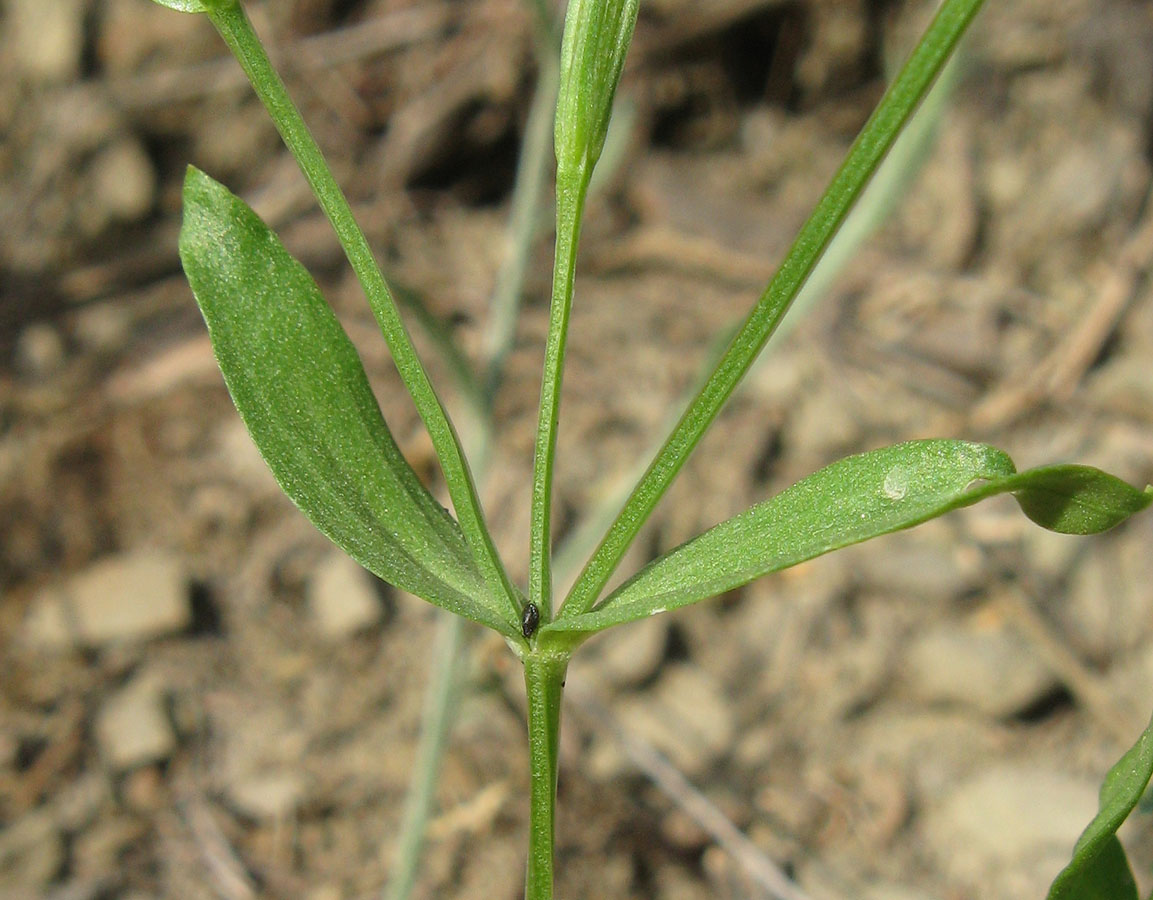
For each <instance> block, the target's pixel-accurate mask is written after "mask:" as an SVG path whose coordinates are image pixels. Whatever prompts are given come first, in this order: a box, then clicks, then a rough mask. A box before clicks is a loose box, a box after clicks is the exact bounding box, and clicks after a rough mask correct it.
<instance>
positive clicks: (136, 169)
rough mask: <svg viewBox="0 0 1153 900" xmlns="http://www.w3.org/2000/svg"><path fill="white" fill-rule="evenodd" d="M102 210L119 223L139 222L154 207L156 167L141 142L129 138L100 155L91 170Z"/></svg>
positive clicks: (93, 162)
mask: <svg viewBox="0 0 1153 900" xmlns="http://www.w3.org/2000/svg"><path fill="white" fill-rule="evenodd" d="M89 175H90V178H91V180H92V188H93V191H94V194H95V196H94V199H95V201H96V205H97V207H98V208H99V209H100V211H101V213H102V214H103V215H105V216H107V217H108V218H109V219H111V220H113V221H117V222H135V221H137V220H138V219H142V218H143V217H144V216H146V215H147V214H148V213H149V211H151V209H152V205H153V203H154V201H155V199H156V170H155V169H154V168H153V165H152V160H151V159H149V158H148V154H147V153H146V152H145V151H144V147H143V146H141V144H140V141H138V140H136V139H135V138H131V137H125V138H121V139H120V140H118V141H116V142H115V143H114V144H112V145H111V146H109V147H106V148H105V149H104V150H102V151H100V153H99V154H98V155H97V156H96V158H95V159H94V160H93V161H92V167H91V170H90V173H89Z"/></svg>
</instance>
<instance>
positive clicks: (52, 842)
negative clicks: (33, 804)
mask: <svg viewBox="0 0 1153 900" xmlns="http://www.w3.org/2000/svg"><path fill="white" fill-rule="evenodd" d="M64 859H65V854H64V842H63V839H62V837H61V835H60V832H59V831H57V830H56V825H55V823H53V821H52V818H51V816H50V814H49V811H48V810H46V809H38V810H35V811H33V812H30V813H28V814H27V815H26V816H24V817H23V818H21V819H17V820H16V821H15V822H9V823H7V825H6V826H5V828H4V829H3V830H0V895H2V896H5V897H11V896H20V893H19V892H20V891H26V890H28V889H29V888H32V889H36V888H40V887H43V886H46V885H47V884H48V883H49V882H50V881H51V880H52V879H53V878H54V877H55V876H56V875H57V873H59V871H60V868H61V866H63V865H64Z"/></svg>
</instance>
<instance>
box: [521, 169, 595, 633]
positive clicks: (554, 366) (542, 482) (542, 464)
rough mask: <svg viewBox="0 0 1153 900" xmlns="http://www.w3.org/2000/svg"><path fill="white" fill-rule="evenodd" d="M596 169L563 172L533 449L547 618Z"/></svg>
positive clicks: (532, 544) (533, 593)
mask: <svg viewBox="0 0 1153 900" xmlns="http://www.w3.org/2000/svg"><path fill="white" fill-rule="evenodd" d="M590 174H591V170H589V171H581V172H572V173H565V172H559V171H558V173H557V211H556V255H555V257H554V261H553V281H552V283H553V290H552V306H551V309H550V311H549V328H548V338H547V341H546V343H545V351H544V377H543V378H542V379H541V386H540V418H539V419H538V421H537V429H536V450H535V452H534V455H533V472H532V509H531V512H530V522H529V599H530V600H531V601H532V602H533V603H535V604H536V606H537V609H539V610H540V614H541V621H542V622H551V621H552V562H551V558H550V557H551V554H552V526H551V521H550V520H551V517H552V481H553V465H554V461H555V459H556V436H557V425H558V423H559V418H560V395H561V384H562V381H563V376H564V356H565V341H566V338H567V336H568V323H569V314H570V313H571V311H572V298H573V280H574V278H575V275H576V254H577V244H578V243H579V241H580V229H581V213H582V212H583V210H584V201H585V193H586V191H587V190H588V181H589V175H590Z"/></svg>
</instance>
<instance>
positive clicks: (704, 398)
mask: <svg viewBox="0 0 1153 900" xmlns="http://www.w3.org/2000/svg"><path fill="white" fill-rule="evenodd" d="M982 3H983V0H945V2H944V3H943V4H942V5H941V8H940V9H939V11H938V12H937V15H936V17H935V18H934V19H933V22H932V23H931V24H930V26H929V28H928V30H927V31H926V32H925V35H924V37H923V38H922V39H921V41H920V43H918V45H917V47H916V48H915V49H914V51H913V54H912V56H911V57H910V58H909V61H908V62H907V63H905V66H904V68H903V69H902V70H901V72H900V74H899V75H898V76H897V79H896V80H895V81H894V82H893V84H892V85H891V86H890V87H889V90H888V91H886V93H885V96H884V98H883V99H882V100H881V103H880V104H879V105H878V107H877V109H876V110H874V112H873V114H872V116H870V118H869V121H868V122H867V123H866V124H865V127H864V128H863V129H862V131H861V133H860V135H859V136H858V137H857V139H856V141H854V143H853V146H852V148H851V149H850V151H849V155H848V157H847V158H846V160H845V162H844V163H843V164H842V166H841V168H840V169H839V170H838V171H837V174H836V175H835V176H834V177H833V180H832V183H831V184H830V185H829V187H828V188H827V189H826V190H825V193H824V195H823V196H822V197H821V200H820V202H819V203H818V204H817V207H816V209H815V210H814V212H813V214H812V215H811V216H810V217H809V219H808V221H807V222H806V223H805V225H804V226H803V227H802V229H801V231H800V233H799V234H798V235H797V238H796V240H795V241H794V242H793V246H792V247H791V248H790V250H789V253H788V255H787V256H786V257H785V259H784V261H783V262H782V263H781V267H780V269H778V270H777V274H776V275H775V276H774V277H773V280H772V281H771V282H770V283H769V285H768V287H767V288H766V289H765V292H764V293H763V294H762V295H761V298H760V299H759V300H758V301H757V304H756V305H755V306H754V307H753V309H752V311H751V312H750V313H749V315H748V317H747V318H746V319H745V321H744V323H743V324H742V325H741V327H740V330H739V331H738V332H737V334H736V336H735V337H734V338H733V341H732V343H731V344H729V347H728V349H727V350H726V351H725V353H724V355H723V356H722V357H721V360H720V362H719V363H718V364H717V367H716V369H714V370H713V373H712V375H710V376H709V378H708V380H707V381H706V382H705V384H704V386H703V387H702V388H701V390H700V391H699V392H698V394H697V395H696V397H695V398H694V399H693V401H692V403H691V404H690V405H689V407H688V409H687V410H686V411H685V413H684V415H682V416H681V419H680V421H679V422H678V423H677V425H676V427H675V428H674V429H673V431H672V433H671V434H670V435H669V437H668V439H667V440H666V441H665V443H664V446H663V447H661V449H660V451H659V452H658V453H657V455H656V458H655V459H654V460H653V461H652V463H651V464H650V465H649V468H648V470H647V471H646V472H645V474H644V476H643V477H642V478H641V480H640V481H639V482H638V483H637V485H636V487H635V488H634V489H633V491H632V493H631V494H630V496H629V499H628V500H627V501H626V502H625V505H624V507H623V508H622V509H621V511H620V513H618V515H617V517H616V520H615V521H614V522H613V524H612V526H610V528H609V530H608V533H607V534H606V535H605V536H604V538H603V539H602V541H601V543H600V545H599V546H598V547H597V549H596V551H595V552H594V553H593V556H592V558H591V559H590V560H589V561H588V563H587V564H586V565H585V568H584V571H583V572H581V574H580V576H579V577H578V579H577V582H576V584H575V585H574V587H573V589H572V591H571V592H570V594H569V596H568V598H567V599H566V601H565V603H564V606H563V608H562V610H561V613H560V615H561V617H563V618H568V617H569V616H575V615H580V614H581V613H584V612H587V611H588V610H590V609H591V608H592V607H593V605H594V604H595V603H596V601H597V599H598V598H599V597H600V594H601V592H602V591H603V590H604V586H605V584H606V583H607V582H608V580H609V578H610V577H611V576H612V574H613V572H614V571H616V568H617V566H618V565H619V564H620V561H621V558H622V557H623V556H624V554H625V552H626V551H627V550H628V548H629V545H630V544H631V543H632V541H633V538H635V537H636V535H637V532H638V531H639V530H640V528H641V526H642V525H643V524H644V523H645V522H646V521H647V520H648V518H649V516H650V515H651V514H652V511H653V509H654V508H655V507H656V505H657V502H658V501H659V500H660V499H661V497H662V496H664V493H665V491H666V490H667V489H668V487H669V485H670V484H671V483H672V481H673V479H674V478H675V477H676V476H677V474H678V473H679V472H680V470H681V467H682V466H683V465H684V463H685V461H686V460H687V459H688V457H689V454H690V453H691V452H692V451H693V448H695V447H696V445H697V444H698V443H699V442H700V439H701V437H702V436H703V435H704V432H705V430H706V429H707V428H708V427H709V426H710V425H711V424H712V422H713V420H714V419H715V418H716V416H717V414H718V413H719V412H720V410H721V407H722V406H723V405H724V403H725V401H726V400H728V398H729V396H730V395H731V394H732V392H733V390H734V389H735V388H736V386H737V384H738V383H739V382H740V380H741V379H742V378H743V377H744V375H745V373H746V372H747V371H748V369H749V367H750V366H751V365H752V363H753V361H754V360H755V359H756V357H757V355H758V354H759V353H760V351H761V349H762V348H763V347H764V345H765V343H766V341H768V339H769V337H770V336H771V335H772V333H773V331H774V330H775V329H776V327H777V325H778V324H779V323H780V321H781V318H782V317H783V316H784V314H785V312H786V311H787V310H788V308H789V305H790V303H791V302H792V300H793V299H794V298H795V297H796V295H797V293H798V292H799V291H800V289H801V288H802V286H803V285H804V283H805V281H806V279H807V278H808V276H809V274H810V273H811V272H812V270H813V268H814V266H815V265H816V264H817V261H818V260H819V259H820V257H821V255H822V253H823V252H824V250H825V248H826V247H827V246H828V244H829V242H830V241H831V240H832V238H833V235H834V234H836V232H837V229H838V228H839V227H840V224H841V222H842V221H843V220H844V218H845V216H846V215H847V214H848V212H849V210H850V209H851V207H852V205H853V203H854V201H855V200H856V199H857V197H858V196H859V194H860V193H861V191H862V190H863V189H864V187H865V184H866V183H867V182H868V180H869V177H870V176H871V175H872V173H873V172H874V171H875V170H876V168H877V166H878V165H879V164H880V162H881V160H882V159H883V158H884V156H885V154H886V152H888V150H889V148H890V147H891V146H892V144H893V142H894V141H895V140H896V138H897V136H898V135H899V134H900V132H901V129H902V127H903V126H904V124H905V122H906V121H907V120H908V119H909V117H910V116H911V115H912V114H913V112H914V111H915V110H916V108H917V105H918V104H919V103H920V101H921V98H922V97H923V96H924V95H925V93H926V92H927V91H928V90H929V88H930V86H931V85H932V83H933V81H934V79H935V78H936V77H937V75H938V73H939V72H940V70H941V68H942V67H943V66H944V64H945V62H946V61H947V60H948V58H949V56H950V54H951V53H952V51H953V48H954V47H955V46H956V44H957V41H959V40H960V38H961V35H962V34H963V33H964V31H965V29H966V28H967V27H968V25H969V23H970V22H971V21H972V19H973V17H974V16H975V15H976V14H977V11H978V10H979V9H980V7H981V5H982Z"/></svg>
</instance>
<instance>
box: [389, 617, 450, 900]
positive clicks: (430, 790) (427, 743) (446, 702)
mask: <svg viewBox="0 0 1153 900" xmlns="http://www.w3.org/2000/svg"><path fill="white" fill-rule="evenodd" d="M465 626H466V623H465V620H464V619H462V618H461V617H460V616H454V615H452V614H450V613H444V612H442V613H441V614H440V628H439V632H438V635H437V645H436V656H435V658H434V659H433V664H432V681H431V682H430V683H429V686H428V690H427V692H426V693H425V707H424V716H423V718H422V720H421V728H420V746H419V748H418V749H417V752H416V765H417V770H416V772H415V773H414V775H413V778H412V781H411V782H410V784H409V788H408V803H407V805H406V807H405V811H404V821H403V822H402V823H401V827H400V841H399V842H398V843H397V845H396V850H395V852H394V853H393V868H392V872H390V873H389V878H388V888H387V890H386V891H385V894H384V896H385V898H386V900H404V898H407V897H408V896H410V895H411V893H412V888H413V885H414V884H415V883H416V872H417V869H418V868H419V863H420V851H421V848H422V847H423V845H424V833H425V826H426V825H427V823H428V816H429V812H430V811H431V809H432V800H433V794H434V792H435V790H436V784H437V779H438V777H439V776H440V765H441V759H442V758H443V757H444V748H445V745H446V744H447V742H448V732H449V726H450V725H451V724H452V719H453V709H454V707H455V700H456V695H457V688H458V686H459V685H458V684H457V672H458V669H459V661H460V655H461V648H462V647H463V646H464V635H465Z"/></svg>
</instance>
